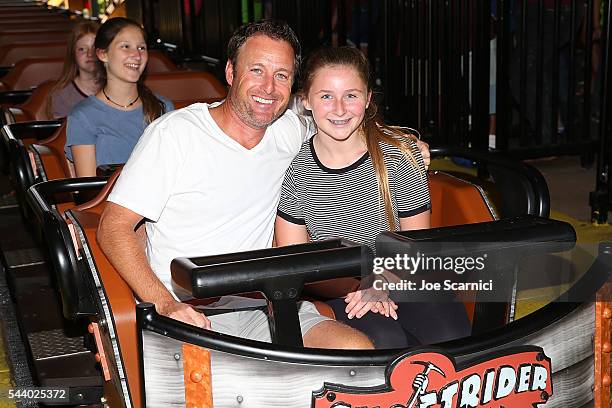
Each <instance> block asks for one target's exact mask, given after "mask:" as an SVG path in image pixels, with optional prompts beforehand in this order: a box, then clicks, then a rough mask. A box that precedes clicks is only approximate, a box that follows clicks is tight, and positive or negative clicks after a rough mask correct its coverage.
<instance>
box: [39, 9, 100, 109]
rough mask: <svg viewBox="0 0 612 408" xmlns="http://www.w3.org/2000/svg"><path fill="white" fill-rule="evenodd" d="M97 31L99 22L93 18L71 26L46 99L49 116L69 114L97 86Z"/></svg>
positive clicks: (94, 92) (98, 83)
mask: <svg viewBox="0 0 612 408" xmlns="http://www.w3.org/2000/svg"><path fill="white" fill-rule="evenodd" d="M97 31H98V24H97V23H94V22H93V21H84V22H82V23H79V24H77V25H76V26H74V28H73V29H72V33H71V34H70V38H69V39H68V47H67V49H66V59H65V61H64V67H63V69H62V73H61V75H60V78H59V79H58V80H57V82H56V83H55V85H54V86H53V88H52V89H51V92H50V95H51V96H50V98H49V99H48V100H47V106H46V113H47V117H48V118H50V119H59V118H64V117H66V116H68V114H69V113H70V111H71V110H72V108H74V106H75V105H76V104H78V103H79V102H81V101H82V100H84V99H86V98H87V97H88V96H90V95H95V94H96V93H97V92H98V91H99V90H100V82H99V78H98V73H97V58H96V52H95V49H94V40H95V38H96V32H97Z"/></svg>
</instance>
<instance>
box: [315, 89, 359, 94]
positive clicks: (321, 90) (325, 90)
mask: <svg viewBox="0 0 612 408" xmlns="http://www.w3.org/2000/svg"><path fill="white" fill-rule="evenodd" d="M332 92H333V91H331V90H328V89H320V90H318V91H316V92H315V93H332ZM346 92H359V93H363V91H362V90H361V89H357V88H352V89H346V90H345V91H344V93H346Z"/></svg>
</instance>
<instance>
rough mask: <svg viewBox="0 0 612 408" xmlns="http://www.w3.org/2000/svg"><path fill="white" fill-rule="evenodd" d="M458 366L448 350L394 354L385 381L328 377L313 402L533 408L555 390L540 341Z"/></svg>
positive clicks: (319, 407) (393, 407) (340, 407)
mask: <svg viewBox="0 0 612 408" xmlns="http://www.w3.org/2000/svg"><path fill="white" fill-rule="evenodd" d="M502 353H503V354H496V355H495V356H494V357H493V358H490V359H488V360H484V361H482V360H481V361H479V362H476V363H473V364H470V365H469V366H467V367H464V368H463V369H461V370H459V371H457V370H456V368H455V363H454V360H453V359H452V358H450V357H448V356H446V355H444V354H441V353H436V352H424V353H419V354H414V355H410V354H408V355H404V356H401V357H399V358H398V359H396V360H395V361H394V362H393V363H392V364H391V365H390V366H389V367H388V368H387V371H386V374H385V377H386V384H384V385H380V386H374V387H350V386H344V385H339V384H330V383H325V384H324V385H323V388H322V389H321V390H318V391H315V392H313V396H312V404H311V407H313V408H324V407H326V408H429V407H436V408H477V407H478V408H480V407H512V408H522V407H524V408H533V407H537V406H538V405H539V404H543V403H545V402H546V401H547V400H548V399H549V398H550V396H551V395H552V381H551V367H550V359H549V358H548V357H546V355H545V354H544V352H543V351H542V349H541V348H540V347H535V346H525V347H519V348H514V349H511V350H504V351H503V352H502Z"/></svg>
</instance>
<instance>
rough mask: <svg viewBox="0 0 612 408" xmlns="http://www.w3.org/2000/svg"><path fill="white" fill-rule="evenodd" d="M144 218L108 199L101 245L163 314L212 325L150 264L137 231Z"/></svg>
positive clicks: (135, 288) (125, 276)
mask: <svg viewBox="0 0 612 408" xmlns="http://www.w3.org/2000/svg"><path fill="white" fill-rule="evenodd" d="M142 219H143V217H142V216H141V215H139V214H137V213H135V212H133V211H131V210H129V209H127V208H125V207H122V206H120V205H118V204H115V203H113V202H110V201H108V202H107V203H106V208H105V209H104V212H103V213H102V217H101V219H100V225H99V227H98V232H97V239H98V243H99V244H100V248H101V249H102V251H103V252H104V254H105V255H106V257H107V258H108V259H109V261H110V262H111V264H112V265H113V266H114V267H115V269H116V270H117V272H119V274H120V275H121V277H123V279H124V280H125V281H126V282H127V284H128V285H129V286H130V288H132V291H134V293H135V294H136V296H137V297H138V298H139V299H141V300H143V301H145V302H151V303H154V304H155V308H156V310H157V312H158V313H159V314H162V315H164V316H168V317H171V318H173V319H176V320H180V321H182V322H185V323H188V324H191V325H194V326H199V327H204V328H206V329H210V321H209V320H208V319H207V318H206V316H204V314H203V313H200V312H197V311H196V310H194V309H193V308H192V307H191V306H189V305H187V304H185V303H181V302H178V301H177V300H176V299H175V298H174V297H173V296H172V294H171V293H170V292H169V291H168V289H166V287H165V286H164V285H163V284H162V283H161V281H160V280H159V279H158V278H157V276H156V275H155V272H153V270H152V269H151V267H150V266H149V262H148V261H147V257H146V255H145V252H144V250H143V247H142V243H141V240H140V238H139V237H138V235H137V233H136V232H135V231H134V228H135V227H136V225H137V224H138V223H139V222H141V221H142Z"/></svg>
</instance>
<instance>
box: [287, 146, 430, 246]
mask: <svg viewBox="0 0 612 408" xmlns="http://www.w3.org/2000/svg"><path fill="white" fill-rule="evenodd" d="M313 139H314V138H311V139H310V140H308V141H306V142H305V143H304V144H303V145H302V148H301V149H300V152H299V153H298V155H297V156H296V157H295V159H294V160H293V162H292V163H291V166H290V167H289V169H288V170H287V173H286V174H285V180H284V182H283V188H282V191H281V197H280V203H279V206H278V215H279V216H280V217H282V218H283V219H285V220H287V221H289V222H291V223H294V224H300V225H306V228H307V230H308V234H309V235H310V237H311V239H312V240H313V241H320V240H323V239H329V238H334V237H342V238H345V239H349V240H352V241H355V242H357V243H361V244H366V245H369V246H370V247H371V248H372V249H374V241H375V238H376V235H378V234H379V233H380V232H382V231H388V230H389V223H388V222H387V217H386V215H385V205H384V201H383V199H382V197H381V196H380V194H379V191H378V184H377V182H376V174H375V172H374V167H373V165H372V160H371V159H370V155H369V153H367V152H366V153H365V154H364V155H363V156H362V157H361V158H359V159H358V160H357V161H356V162H354V163H353V164H351V165H350V166H348V167H345V168H342V169H330V168H327V167H325V166H324V165H323V164H322V163H321V162H320V161H319V159H318V157H317V154H316V152H315V149H314V146H313ZM411 143H412V147H411V148H412V153H413V156H414V158H415V159H416V161H417V163H418V168H416V166H415V165H414V164H413V163H412V162H411V161H410V160H409V159H407V158H406V157H405V156H404V154H403V153H402V152H401V151H400V150H399V149H398V148H396V147H395V146H392V145H389V144H387V143H383V142H381V144H380V147H381V149H382V152H383V156H384V160H385V164H386V166H387V172H388V174H389V188H390V192H391V199H392V204H393V209H394V213H395V216H396V220H395V223H396V225H398V226H399V218H400V217H410V216H413V215H416V214H419V213H421V212H423V211H427V210H428V209H430V208H431V200H430V198H429V186H428V183H427V175H426V171H425V165H424V162H423V158H422V157H421V154H420V152H419V149H418V148H417V147H416V143H414V142H411Z"/></svg>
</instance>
